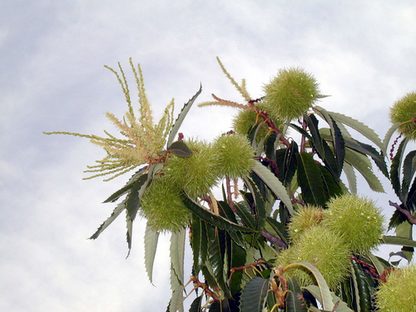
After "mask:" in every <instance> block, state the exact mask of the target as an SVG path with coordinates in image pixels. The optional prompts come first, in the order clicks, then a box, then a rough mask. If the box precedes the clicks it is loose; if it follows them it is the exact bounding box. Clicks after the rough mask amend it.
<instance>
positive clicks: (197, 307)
mask: <svg viewBox="0 0 416 312" xmlns="http://www.w3.org/2000/svg"><path fill="white" fill-rule="evenodd" d="M201 301H202V296H199V297H197V298H195V300H194V301H193V302H192V304H191V307H190V308H189V312H202V310H201Z"/></svg>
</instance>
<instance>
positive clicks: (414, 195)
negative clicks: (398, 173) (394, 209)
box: [406, 179, 416, 211]
mask: <svg viewBox="0 0 416 312" xmlns="http://www.w3.org/2000/svg"><path fill="white" fill-rule="evenodd" d="M406 207H407V208H408V209H409V210H410V211H415V210H416V179H414V180H413V184H412V186H411V187H410V190H409V193H408V194H407V198H406Z"/></svg>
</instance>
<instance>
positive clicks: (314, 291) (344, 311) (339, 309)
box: [294, 285, 354, 312]
mask: <svg viewBox="0 0 416 312" xmlns="http://www.w3.org/2000/svg"><path fill="white" fill-rule="evenodd" d="M303 289H306V290H307V291H308V292H309V293H310V294H311V295H312V296H314V297H315V298H316V300H318V301H319V302H322V298H321V293H320V291H319V287H318V286H316V285H309V286H307V287H303ZM331 296H332V302H333V303H334V305H335V309H334V310H332V311H333V312H354V310H351V309H350V308H349V307H348V305H347V304H346V303H345V302H344V301H342V300H341V299H340V298H339V297H338V296H337V295H335V294H334V293H333V292H332V291H331ZM294 311H296V310H294ZM318 311H319V310H318Z"/></svg>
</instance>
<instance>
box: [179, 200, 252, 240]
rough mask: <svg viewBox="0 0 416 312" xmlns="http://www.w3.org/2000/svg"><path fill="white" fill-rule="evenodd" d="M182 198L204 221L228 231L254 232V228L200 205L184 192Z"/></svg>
mask: <svg viewBox="0 0 416 312" xmlns="http://www.w3.org/2000/svg"><path fill="white" fill-rule="evenodd" d="M182 200H183V202H184V204H185V206H186V207H187V208H188V209H189V210H191V211H192V212H193V213H194V214H195V215H196V216H198V217H199V218H201V219H202V220H204V221H207V222H208V223H210V224H212V225H214V226H216V227H218V228H220V229H222V230H226V231H241V232H253V230H252V229H250V228H247V227H245V226H242V225H239V224H236V223H233V222H230V221H228V220H227V219H225V218H223V217H221V216H219V215H216V214H214V213H212V212H211V211H209V210H207V209H206V208H204V207H203V206H201V205H199V204H198V203H197V202H195V201H194V200H192V199H190V198H189V197H188V196H187V195H186V194H185V193H182Z"/></svg>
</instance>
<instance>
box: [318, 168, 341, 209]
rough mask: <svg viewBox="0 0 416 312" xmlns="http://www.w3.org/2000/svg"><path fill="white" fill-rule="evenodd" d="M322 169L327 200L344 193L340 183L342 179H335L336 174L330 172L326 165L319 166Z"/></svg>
mask: <svg viewBox="0 0 416 312" xmlns="http://www.w3.org/2000/svg"><path fill="white" fill-rule="evenodd" d="M318 168H319V169H320V170H321V177H322V182H323V186H324V192H325V197H326V201H328V199H330V198H332V197H336V196H339V195H341V194H342V193H343V191H342V187H341V185H340V183H341V182H340V180H338V179H337V180H335V178H334V176H333V175H332V174H331V173H330V172H329V170H328V169H327V168H326V167H323V166H319V167H318Z"/></svg>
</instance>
